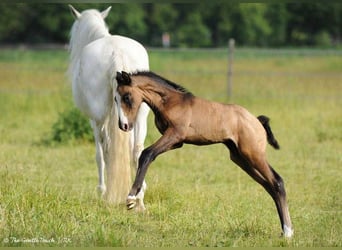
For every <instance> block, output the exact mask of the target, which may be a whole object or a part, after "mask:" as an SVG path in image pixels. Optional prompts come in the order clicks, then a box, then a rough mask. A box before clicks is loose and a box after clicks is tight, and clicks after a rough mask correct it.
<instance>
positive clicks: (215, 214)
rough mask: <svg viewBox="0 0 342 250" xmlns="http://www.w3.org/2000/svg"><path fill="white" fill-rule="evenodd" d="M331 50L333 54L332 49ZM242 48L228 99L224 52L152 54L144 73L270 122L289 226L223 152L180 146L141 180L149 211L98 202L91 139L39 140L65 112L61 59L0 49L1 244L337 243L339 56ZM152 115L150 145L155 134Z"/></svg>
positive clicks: (341, 136) (341, 182)
mask: <svg viewBox="0 0 342 250" xmlns="http://www.w3.org/2000/svg"><path fill="white" fill-rule="evenodd" d="M336 53H337V52H336ZM336 53H334V52H332V53H331V51H330V53H327V52H326V51H318V52H317V51H304V52H303V51H301V50H291V51H277V50H272V51H267V50H261V51H258V50H251V49H250V50H248V49H240V50H237V51H236V54H235V61H234V65H233V69H234V75H233V94H232V97H231V98H230V99H228V98H227V94H226V73H225V72H226V68H227V59H226V51H225V50H214V51H209V50H208V51H176V52H175V51H161V50H160V51H156V50H152V51H150V61H151V69H152V70H153V71H156V72H157V73H159V74H161V75H163V76H165V77H167V78H169V79H171V80H173V81H175V82H177V83H179V84H181V85H183V86H184V87H186V88H188V89H189V90H191V91H192V92H193V93H194V94H196V95H199V96H202V97H205V98H207V99H210V100H216V101H221V102H234V103H238V104H241V105H243V106H245V107H246V108H248V109H249V110H250V111H251V112H252V113H254V114H255V115H260V114H265V115H267V116H269V117H270V118H271V126H272V129H273V132H274V134H275V136H276V138H277V139H278V141H279V142H280V146H281V150H280V151H274V150H273V149H272V148H271V147H268V157H269V161H270V163H271V164H272V165H273V166H274V168H275V169H276V170H277V171H278V172H279V173H280V174H281V176H282V177H283V178H284V180H285V184H286V188H287V193H288V201H289V206H290V213H291V216H292V221H293V225H294V229H295V236H294V237H293V239H291V240H285V239H283V238H282V237H280V233H281V229H280V225H279V221H278V215H277V213H276V209H275V206H274V204H273V201H272V200H271V198H270V197H269V196H268V194H266V192H265V191H264V190H263V189H262V188H261V187H260V186H258V184H256V183H255V182H254V181H252V180H251V179H250V178H249V177H248V176H247V175H246V174H245V173H244V172H242V171H241V170H240V169H239V168H238V167H237V166H235V165H234V164H233V163H232V162H231V161H230V160H229V157H228V152H227V151H226V149H225V148H224V147H223V146H221V145H214V146H207V147H195V146H184V147H183V148H182V149H178V150H175V151H172V152H168V153H166V154H164V155H161V156H160V157H159V158H157V159H156V161H154V162H153V163H152V165H151V167H150V169H149V171H148V173H147V183H148V191H147V194H146V197H145V199H146V206H147V209H148V211H147V212H146V213H144V214H136V213H134V212H132V211H126V209H125V206H119V207H115V206H112V205H110V204H107V203H106V202H105V201H102V200H100V199H99V198H98V197H97V194H96V184H97V169H96V164H95V148H94V145H93V144H90V143H85V142H84V143H79V142H77V143H75V142H74V143H67V144H62V145H54V146H52V145H51V146H48V145H46V144H44V143H42V140H43V139H44V138H45V137H48V136H49V135H50V133H51V127H52V124H54V123H55V121H56V120H57V119H58V116H59V114H60V113H61V112H63V111H64V110H65V109H67V108H68V107H70V106H71V105H73V104H72V99H71V88H70V85H69V84H68V80H67V78H66V74H65V72H66V69H67V64H68V54H67V52H66V51H21V50H5V51H1V53H0V111H1V112H0V246H131V247H143V246H148V247H151V246H240V247H242V246H310V247H311V246H339V247H341V246H342V238H341V235H342V198H341V190H342V178H341V165H342V154H341V149H342V56H341V53H340V52H339V54H336ZM152 121H153V115H152V114H151V115H150V117H149V133H148V137H147V140H146V145H149V144H151V143H152V142H153V141H154V140H156V139H157V138H158V136H159V135H158V132H157V130H156V128H155V127H154V125H153V123H152Z"/></svg>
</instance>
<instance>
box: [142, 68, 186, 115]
mask: <svg viewBox="0 0 342 250" xmlns="http://www.w3.org/2000/svg"><path fill="white" fill-rule="evenodd" d="M144 74H146V75H144ZM149 74H150V73H149V72H146V73H141V75H137V77H139V78H140V79H139V80H138V82H139V84H138V87H139V88H140V89H141V91H142V95H143V100H144V102H146V103H147V104H148V105H149V106H150V107H151V108H152V110H153V109H155V108H158V110H160V108H161V107H162V106H163V105H165V104H167V103H168V102H169V101H171V100H174V99H181V100H183V99H185V98H186V97H190V96H191V97H192V94H191V93H190V92H187V91H186V90H185V89H184V88H183V87H181V86H179V85H177V84H175V83H172V82H170V81H168V80H166V79H164V78H161V77H159V76H158V75H155V74H153V73H151V74H152V75H151V76H149Z"/></svg>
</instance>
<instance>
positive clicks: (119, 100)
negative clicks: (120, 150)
mask: <svg viewBox="0 0 342 250" xmlns="http://www.w3.org/2000/svg"><path fill="white" fill-rule="evenodd" d="M116 81H117V83H118V87H117V91H116V94H115V102H116V105H117V109H118V114H119V127H120V129H122V130H123V131H126V132H127V131H130V130H131V129H132V128H133V124H134V122H135V120H136V117H137V114H138V110H139V107H140V104H141V103H142V102H143V100H142V97H141V94H139V91H138V88H137V87H136V86H135V84H134V83H133V82H132V78H131V76H130V75H129V74H128V73H126V72H125V71H122V72H121V73H120V72H117V75H116Z"/></svg>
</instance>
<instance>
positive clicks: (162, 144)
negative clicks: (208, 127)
mask: <svg viewBox="0 0 342 250" xmlns="http://www.w3.org/2000/svg"><path fill="white" fill-rule="evenodd" d="M181 146H182V138H181V137H180V136H179V135H178V134H176V133H175V132H174V131H173V130H168V131H166V132H165V133H164V135H163V136H162V137H160V138H159V140H158V141H157V142H155V143H154V144H152V145H151V146H149V147H148V148H146V149H145V150H144V151H143V152H142V153H141V156H140V158H139V166H138V170H137V173H136V177H135V181H134V183H133V186H132V188H131V191H130V192H129V194H128V197H127V201H126V205H127V209H132V208H134V206H135V205H136V200H137V197H136V195H137V194H138V193H139V191H140V189H141V188H142V184H143V181H144V179H145V175H146V172H147V168H148V166H149V165H150V164H151V162H152V161H154V159H155V158H156V157H157V156H158V155H160V154H162V153H164V152H166V151H168V150H171V149H175V148H179V147H181Z"/></svg>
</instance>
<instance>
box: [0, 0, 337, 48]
mask: <svg viewBox="0 0 342 250" xmlns="http://www.w3.org/2000/svg"><path fill="white" fill-rule="evenodd" d="M108 5H112V10H111V12H110V14H109V16H108V17H107V19H106V22H107V24H108V27H109V30H110V32H111V34H120V35H125V36H129V37H132V38H134V39H136V40H138V41H140V42H141V43H143V44H144V45H145V46H162V35H163V34H164V35H165V34H167V35H168V36H169V38H170V46H171V47H222V46H227V41H228V40H229V38H234V39H235V41H236V43H237V44H239V46H262V47H281V46H335V45H339V44H340V43H341V35H342V4H341V3H329V2H326V3H320V2H315V1H314V2H313V3H310V2H301V3H231V2H228V1H200V2H196V3H127V4H126V3H112V4H85V3H79V4H75V5H74V7H75V8H77V9H78V10H79V11H82V10H85V9H88V8H96V9H99V10H104V9H105V8H107V7H108ZM73 21H74V20H73V17H72V15H71V14H70V11H69V8H68V6H67V4H47V3H35V4H30V3H16V4H9V3H7V4H4V3H2V4H0V43H1V44H18V43H30V44H37V43H67V42H68V40H69V32H70V29H71V25H72V23H73Z"/></svg>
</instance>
